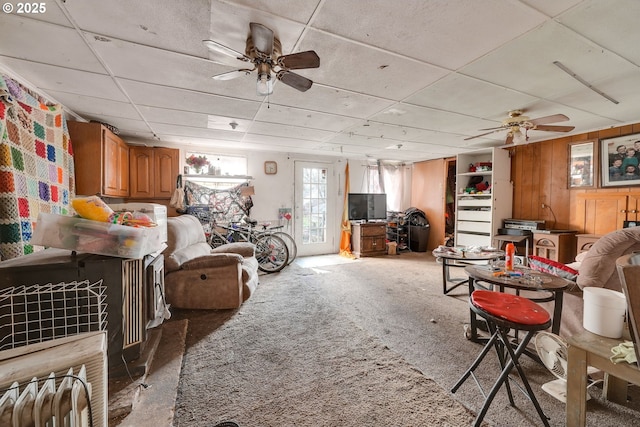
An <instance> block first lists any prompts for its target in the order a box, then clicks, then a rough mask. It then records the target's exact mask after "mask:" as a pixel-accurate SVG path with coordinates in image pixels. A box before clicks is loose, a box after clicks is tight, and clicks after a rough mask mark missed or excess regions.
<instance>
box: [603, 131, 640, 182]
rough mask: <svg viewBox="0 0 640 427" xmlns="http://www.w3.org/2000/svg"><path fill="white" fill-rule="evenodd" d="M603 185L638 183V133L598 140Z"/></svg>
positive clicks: (639, 140)
mask: <svg viewBox="0 0 640 427" xmlns="http://www.w3.org/2000/svg"><path fill="white" fill-rule="evenodd" d="M600 159H601V160H600V166H601V168H600V169H601V178H602V181H601V182H602V186H603V187H627V186H629V185H640V167H639V166H640V133H636V134H633V135H626V136H619V137H616V138H607V139H601V140H600Z"/></svg>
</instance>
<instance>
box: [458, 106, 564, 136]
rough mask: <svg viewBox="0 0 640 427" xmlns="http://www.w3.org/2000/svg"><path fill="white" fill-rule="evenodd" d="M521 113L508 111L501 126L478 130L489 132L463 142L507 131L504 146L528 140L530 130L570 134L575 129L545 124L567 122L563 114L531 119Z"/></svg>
mask: <svg viewBox="0 0 640 427" xmlns="http://www.w3.org/2000/svg"><path fill="white" fill-rule="evenodd" d="M522 113H523V111H522V110H512V111H509V117H507V118H506V119H504V120H503V121H502V125H500V126H498V127H495V128H487V129H480V130H488V131H489V132H485V133H481V134H480V135H475V136H470V137H469V138H465V139H464V140H465V141H467V140H469V139H474V138H479V137H481V136H485V135H489V134H492V133H495V132H500V131H503V130H508V131H509V132H508V133H507V139H506V140H505V144H511V143H514V144H521V143H523V142H526V141H527V140H528V139H529V136H528V135H527V132H528V131H530V130H542V131H547V132H571V131H572V130H573V129H575V126H555V125H548V124H547V123H556V122H565V121H567V120H569V117H567V116H565V115H564V114H554V115H551V116H545V117H540V118H537V119H531V118H529V117H527V116H523V115H522ZM522 129H524V134H523V133H522Z"/></svg>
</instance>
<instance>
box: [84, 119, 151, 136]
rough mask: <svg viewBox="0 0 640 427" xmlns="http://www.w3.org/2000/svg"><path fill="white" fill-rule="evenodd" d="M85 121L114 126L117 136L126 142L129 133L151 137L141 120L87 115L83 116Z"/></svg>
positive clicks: (149, 130)
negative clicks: (117, 132)
mask: <svg viewBox="0 0 640 427" xmlns="http://www.w3.org/2000/svg"><path fill="white" fill-rule="evenodd" d="M83 118H85V119H87V120H90V121H91V120H95V121H98V122H102V123H108V124H110V125H111V126H115V127H116V128H117V129H118V131H119V134H118V135H119V136H120V137H121V138H122V139H124V140H125V141H126V139H127V135H129V134H130V133H131V132H136V133H143V134H145V135H148V136H149V137H151V138H152V137H153V132H152V130H151V129H150V128H149V125H147V124H146V123H145V122H144V121H142V120H132V119H125V118H122V117H114V116H105V115H93V114H87V115H85V116H83Z"/></svg>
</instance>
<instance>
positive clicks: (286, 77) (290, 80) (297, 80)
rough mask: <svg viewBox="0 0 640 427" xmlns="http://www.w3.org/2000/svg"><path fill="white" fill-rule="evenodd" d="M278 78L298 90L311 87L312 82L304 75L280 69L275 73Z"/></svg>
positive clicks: (301, 90) (303, 90) (302, 90)
mask: <svg viewBox="0 0 640 427" xmlns="http://www.w3.org/2000/svg"><path fill="white" fill-rule="evenodd" d="M277 77H278V80H280V81H281V82H282V83H284V84H286V85H287V86H291V87H292V88H294V89H297V90H299V91H300V92H306V91H307V90H309V88H311V85H313V82H312V81H311V80H309V79H308V78H306V77H302V76H301V75H299V74H295V73H290V72H288V71H284V70H281V71H279V72H278V74H277Z"/></svg>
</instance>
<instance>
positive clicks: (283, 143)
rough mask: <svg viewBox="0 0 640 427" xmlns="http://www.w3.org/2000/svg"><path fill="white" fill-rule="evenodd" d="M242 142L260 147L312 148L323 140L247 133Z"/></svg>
mask: <svg viewBox="0 0 640 427" xmlns="http://www.w3.org/2000/svg"><path fill="white" fill-rule="evenodd" d="M242 142H245V143H255V144H258V145H259V146H260V147H272V148H273V147H281V148H297V147H299V148H302V149H311V148H314V147H318V146H320V144H322V143H321V142H317V141H309V140H305V141H301V140H300V139H298V138H293V137H281V136H272V135H260V134H254V133H248V134H246V135H245V137H244V139H243V140H242Z"/></svg>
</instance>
